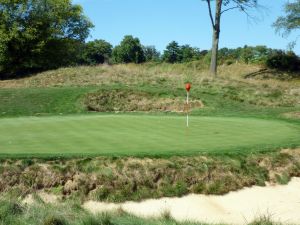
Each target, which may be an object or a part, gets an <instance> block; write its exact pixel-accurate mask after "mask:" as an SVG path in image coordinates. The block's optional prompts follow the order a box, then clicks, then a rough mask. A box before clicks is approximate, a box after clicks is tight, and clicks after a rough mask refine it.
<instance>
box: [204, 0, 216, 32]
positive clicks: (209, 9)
mask: <svg viewBox="0 0 300 225" xmlns="http://www.w3.org/2000/svg"><path fill="white" fill-rule="evenodd" d="M206 2H207V5H208V11H209V17H210V21H211V24H212V26H213V28H214V29H215V28H216V27H215V22H214V18H213V15H212V12H211V5H210V0H206Z"/></svg>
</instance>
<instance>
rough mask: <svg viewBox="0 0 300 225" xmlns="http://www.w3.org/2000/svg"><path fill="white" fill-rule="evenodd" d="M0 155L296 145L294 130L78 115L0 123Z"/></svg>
mask: <svg viewBox="0 0 300 225" xmlns="http://www.w3.org/2000/svg"><path fill="white" fill-rule="evenodd" d="M0 134H1V136H0V155H22V156H26V155H28V156H31V155H44V156H49V155H51V156H52V155H53V156H55V155H66V156H68V155H70V156H71V155H94V154H95V155H133V156H137V155H149V156H151V155H172V154H177V155H189V154H197V153H203V152H222V153H225V152H235V151H247V152H249V151H256V150H267V149H271V148H277V147H286V146H290V145H297V144H299V143H300V138H299V137H300V129H299V126H296V125H292V124H290V123H287V122H284V121H279V120H262V119H253V118H227V117H190V127H189V128H186V126H185V117H180V116H145V115H141V116H138V115H134V116H131V115H80V116H55V117H22V118H12V119H1V120H0Z"/></svg>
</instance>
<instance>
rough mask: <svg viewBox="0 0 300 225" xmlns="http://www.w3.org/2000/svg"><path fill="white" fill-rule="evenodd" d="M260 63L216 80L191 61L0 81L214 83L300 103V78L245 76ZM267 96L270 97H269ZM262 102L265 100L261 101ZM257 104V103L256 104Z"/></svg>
mask: <svg viewBox="0 0 300 225" xmlns="http://www.w3.org/2000/svg"><path fill="white" fill-rule="evenodd" d="M260 69H261V67H260V66H259V65H247V64H238V63H237V64H232V65H221V66H219V72H218V73H219V75H218V77H217V78H215V79H213V78H212V76H211V75H210V74H209V72H208V68H207V67H206V66H204V65H202V64H201V63H199V62H192V63H187V64H173V65H172V64H164V63H162V64H154V63H146V64H141V65H136V64H126V65H125V64H122V65H113V66H110V65H99V66H79V67H69V68H61V69H58V70H51V71H47V72H43V73H40V74H37V75H34V76H31V77H27V78H22V79H17V80H5V81H0V88H29V87H62V86H99V85H114V84H116V85H118V84H123V85H127V86H141V85H148V86H151V85H157V86H168V87H171V88H182V86H183V84H184V83H185V82H186V81H190V82H192V84H193V86H198V87H202V86H206V87H207V86H210V87H212V89H215V90H218V91H220V90H221V92H223V90H224V89H226V88H227V89H228V88H235V89H236V90H239V93H238V95H239V96H238V98H240V99H247V100H249V101H252V102H257V104H261V105H278V104H281V103H280V102H282V103H284V104H287V105H294V104H300V80H295V79H294V80H287V81H281V80H276V79H264V80H262V79H254V78H251V79H245V78H244V76H245V75H246V74H249V73H253V72H256V71H259V70H260ZM278 91H280V95H281V97H280V98H279V100H278V99H276V101H275V100H274V102H266V101H265V100H266V99H267V98H269V97H268V96H270V95H276V92H278ZM263 98H266V99H265V100H264V99H263ZM260 101H261V103H260ZM255 104H256V103H255Z"/></svg>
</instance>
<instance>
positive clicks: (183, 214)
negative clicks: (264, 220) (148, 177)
mask: <svg viewBox="0 0 300 225" xmlns="http://www.w3.org/2000/svg"><path fill="white" fill-rule="evenodd" d="M84 208H86V209H87V210H90V211H91V212H93V213H99V212H103V211H111V210H117V209H122V210H124V211H125V212H128V213H130V214H133V215H136V216H141V217H160V216H162V214H164V213H169V214H170V215H171V216H172V217H173V218H174V219H175V220H178V221H186V220H189V221H195V222H206V223H226V224H247V223H250V222H252V221H253V220H255V219H257V218H259V217H262V216H270V218H271V219H272V221H275V222H281V223H284V224H299V221H300V178H293V179H292V180H291V182H290V183H289V184H288V185H282V186H280V185H276V186H271V185H267V186H266V187H257V186H255V187H251V188H244V189H242V190H240V191H237V192H231V193H228V194H226V195H224V196H212V195H211V196H207V195H195V194H191V195H188V196H185V197H182V198H162V199H156V200H146V201H143V202H125V203H123V204H111V203H101V202H94V201H89V202H86V203H85V204H84Z"/></svg>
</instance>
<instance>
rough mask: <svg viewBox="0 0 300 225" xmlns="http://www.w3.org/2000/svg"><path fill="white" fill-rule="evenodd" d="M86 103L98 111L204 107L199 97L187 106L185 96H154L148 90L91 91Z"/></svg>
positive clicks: (174, 109) (88, 107)
mask: <svg viewBox="0 0 300 225" xmlns="http://www.w3.org/2000/svg"><path fill="white" fill-rule="evenodd" d="M84 104H85V105H86V107H87V109H88V110H89V111H96V112H134V111H142V112H145V111H147V112H151V111H154V112H185V111H186V110H188V109H189V110H193V109H199V108H202V107H204V104H203V103H202V101H201V100H199V99H198V100H192V101H190V104H189V106H187V105H186V104H185V99H183V98H178V97H160V96H153V95H151V94H150V93H147V92H137V91H131V90H110V91H107V90H102V91H98V92H96V93H90V94H88V95H87V96H86V97H85V100H84Z"/></svg>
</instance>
